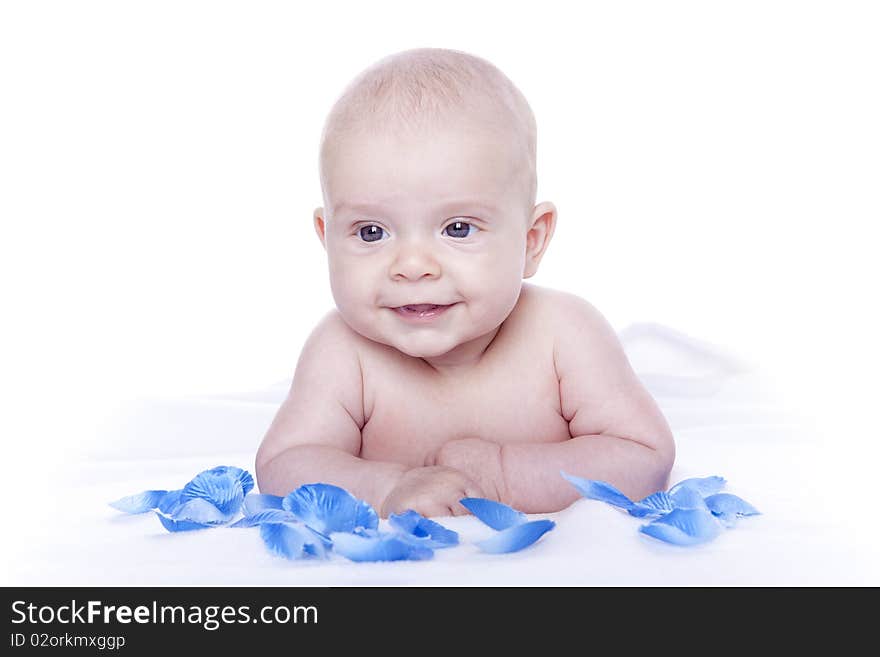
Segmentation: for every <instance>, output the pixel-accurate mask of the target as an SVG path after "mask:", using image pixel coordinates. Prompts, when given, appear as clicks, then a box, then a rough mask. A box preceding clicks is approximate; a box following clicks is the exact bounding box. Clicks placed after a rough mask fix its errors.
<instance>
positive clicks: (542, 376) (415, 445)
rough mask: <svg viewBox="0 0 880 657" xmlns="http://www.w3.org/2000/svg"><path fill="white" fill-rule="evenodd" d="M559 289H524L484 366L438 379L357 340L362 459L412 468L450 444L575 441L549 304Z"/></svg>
mask: <svg viewBox="0 0 880 657" xmlns="http://www.w3.org/2000/svg"><path fill="white" fill-rule="evenodd" d="M553 302H554V296H553V293H552V291H548V290H544V289H542V288H536V287H534V286H524V288H523V292H522V294H521V295H520V298H519V301H518V302H517V305H516V306H515V308H514V310H513V311H512V312H511V314H510V316H509V317H508V318H507V319H506V320H505V322H504V324H503V325H502V326H501V329H500V330H499V331H498V333H497V335H496V337H495V339H494V341H493V342H492V343H491V344H490V346H489V348H488V349H487V350H486V352H485V353H484V354H483V356H482V358H481V360H480V362H479V364H478V365H476V366H474V367H472V368H469V369H462V370H461V371H460V372H459V373H456V374H448V373H446V374H442V375H441V374H439V373H438V372H437V371H435V370H434V369H433V368H432V367H430V366H429V365H428V364H427V363H425V362H424V361H422V360H420V359H415V358H412V357H410V356H407V355H405V354H401V353H400V352H399V351H397V350H396V349H394V348H392V347H388V346H386V345H382V344H379V343H376V342H373V341H370V340H366V339H363V338H360V336H357V334H355V333H354V332H352V339H353V340H355V342H356V344H357V351H358V354H359V356H360V361H361V368H362V373H363V401H364V419H365V423H364V425H363V427H362V429H361V453H360V456H361V457H362V458H364V459H367V460H375V461H391V462H395V463H400V464H402V465H406V466H408V467H419V466H422V465H424V464H425V463H426V460H427V459H428V458H429V457H430V455H431V454H433V453H435V452H436V451H437V450H438V449H439V448H440V447H441V446H442V445H443V444H444V443H446V442H448V441H450V440H455V439H460V438H481V439H483V440H488V441H492V442H495V443H499V444H507V443H517V442H559V441H563V440H568V439H569V438H571V434H570V433H569V429H568V422H567V421H566V419H565V418H564V417H563V415H562V410H561V402H560V394H559V378H558V376H557V374H556V368H555V365H554V361H553V338H554V336H553V334H552V328H553V327H552V326H550V325H549V322H546V321H542V318H546V317H547V316H548V315H550V313H547V312H546V306H547V304H552V303H553Z"/></svg>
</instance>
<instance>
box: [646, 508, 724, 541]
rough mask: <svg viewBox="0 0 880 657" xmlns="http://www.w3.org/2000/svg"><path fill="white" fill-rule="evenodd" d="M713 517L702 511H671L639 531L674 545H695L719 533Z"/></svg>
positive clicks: (709, 539)
mask: <svg viewBox="0 0 880 657" xmlns="http://www.w3.org/2000/svg"><path fill="white" fill-rule="evenodd" d="M721 530H722V528H721V525H720V524H719V522H718V521H717V520H716V519H715V517H714V516H713V515H712V514H711V513H709V512H708V511H705V510H703V509H673V510H672V511H670V512H669V513H667V514H666V515H665V516H661V517H660V518H658V519H657V520H655V521H654V522H652V523H650V524H647V525H642V526H641V527H639V531H640V532H642V533H643V534H647V535H648V536H652V537H654V538H657V539H659V540H661V541H665V542H667V543H674V544H675V545H696V544H698V543H705V542H706V541H711V540H712V539H713V538H715V537H716V536H718V534H720V533H721Z"/></svg>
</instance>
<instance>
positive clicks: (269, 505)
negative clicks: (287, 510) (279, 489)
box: [241, 493, 284, 516]
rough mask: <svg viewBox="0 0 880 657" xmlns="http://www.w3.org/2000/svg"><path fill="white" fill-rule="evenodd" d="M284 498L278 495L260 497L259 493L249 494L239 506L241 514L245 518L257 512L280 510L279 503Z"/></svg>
mask: <svg viewBox="0 0 880 657" xmlns="http://www.w3.org/2000/svg"><path fill="white" fill-rule="evenodd" d="M283 499H284V498H282V497H279V496H278V495H261V494H260V493H251V494H250V495H247V496H246V497H245V498H244V501H243V502H242V504H241V512H242V513H243V514H244V515H246V516H252V515H254V514H255V513H257V512H258V511H263V510H265V509H280V508H281V501H282V500H283Z"/></svg>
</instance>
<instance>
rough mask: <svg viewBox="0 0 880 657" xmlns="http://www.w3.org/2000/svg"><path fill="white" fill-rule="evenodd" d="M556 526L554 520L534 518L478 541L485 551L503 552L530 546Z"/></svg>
mask: <svg viewBox="0 0 880 657" xmlns="http://www.w3.org/2000/svg"><path fill="white" fill-rule="evenodd" d="M555 526H556V523H554V522H553V521H552V520H532V521H530V522H524V523H522V524H519V525H514V526H512V527H508V528H507V529H505V530H503V531H500V532H498V533H497V534H495V536H493V537H492V538H489V539H487V540H485V541H480V542H478V543H476V546H477V547H478V548H480V549H481V550H482V551H483V552H491V553H492V554H503V553H507V552H516V551H518V550H522V549H523V548H525V547H528V546H529V545H531V544H532V543H534V542H535V541H537V540H538V539H539V538H541V537H542V536H543V535H544V534H546V533H547V532H549V531H550V530H551V529H553V528H554V527H555Z"/></svg>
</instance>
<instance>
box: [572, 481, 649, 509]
mask: <svg viewBox="0 0 880 657" xmlns="http://www.w3.org/2000/svg"><path fill="white" fill-rule="evenodd" d="M560 474H561V475H562V476H563V477H565V478H566V479H567V480H568V481H569V483H571V485H572V486H574V487H575V488H577V489H578V492H579V493H580V494H581V495H583V496H584V497H586V498H587V499H590V500H599V501H600V502H607V503H608V504H612V505H614V506H617V507H620V508H621V509H624V510H626V511H629V510H630V509H631V508H632V507H633V505H634V504H635V502H633V501H632V500H631V499H629V498H628V497H627V496H626V495H624V494H623V493H621V492H620V491H619V490H617V489H616V488H615V487H614V486H612V485H611V484H609V483H606V482H604V481H595V480H593V479H583V478H582V477H575V476H574V475H570V474H567V473H565V472H562V471H560Z"/></svg>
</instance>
